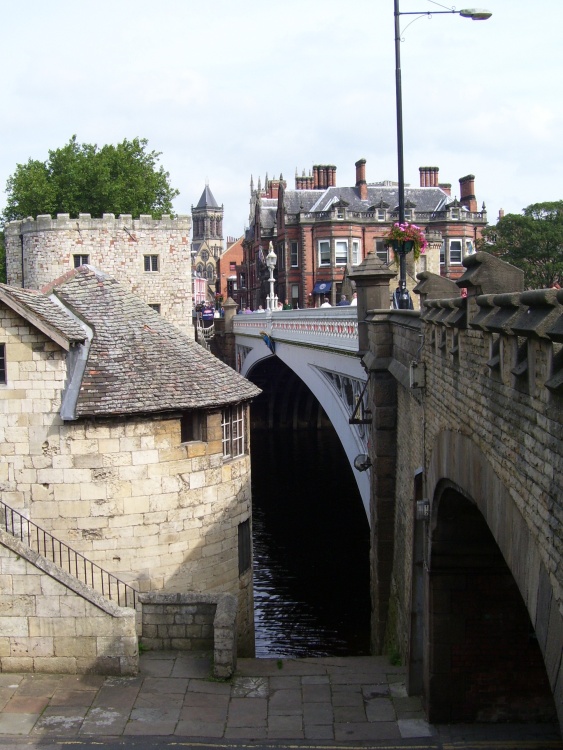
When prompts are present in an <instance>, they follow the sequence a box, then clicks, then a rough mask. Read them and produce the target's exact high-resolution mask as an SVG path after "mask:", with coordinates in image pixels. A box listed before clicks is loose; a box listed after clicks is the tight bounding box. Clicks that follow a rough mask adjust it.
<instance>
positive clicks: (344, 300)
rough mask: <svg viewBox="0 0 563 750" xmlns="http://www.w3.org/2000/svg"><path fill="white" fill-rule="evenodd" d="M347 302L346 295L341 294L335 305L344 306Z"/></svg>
mask: <svg viewBox="0 0 563 750" xmlns="http://www.w3.org/2000/svg"><path fill="white" fill-rule="evenodd" d="M349 304H350V302H349V300H348V299H347V297H346V295H345V294H343V295H342V297H340V302H338V303H337V305H336V307H344V306H345V305H349Z"/></svg>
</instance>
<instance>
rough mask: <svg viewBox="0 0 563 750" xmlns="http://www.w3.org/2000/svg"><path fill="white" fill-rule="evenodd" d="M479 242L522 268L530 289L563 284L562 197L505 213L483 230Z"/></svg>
mask: <svg viewBox="0 0 563 750" xmlns="http://www.w3.org/2000/svg"><path fill="white" fill-rule="evenodd" d="M477 246H478V248H479V249H480V250H486V251H487V252H489V253H492V254H493V255H497V256H498V257H500V258H502V259H503V260H505V261H507V263H511V264H512V265H514V266H517V267H518V268H521V269H522V270H523V271H524V275H525V284H526V287H527V288H528V289H547V288H548V287H552V286H554V285H555V284H560V285H561V286H563V201H551V202H546V203H533V204H532V205H530V206H528V207H527V208H525V209H524V210H523V211H522V214H506V216H503V217H502V219H500V220H499V222H498V223H497V225H496V226H491V227H487V228H486V229H485V230H484V231H483V239H482V240H480V241H479V242H478V243H477Z"/></svg>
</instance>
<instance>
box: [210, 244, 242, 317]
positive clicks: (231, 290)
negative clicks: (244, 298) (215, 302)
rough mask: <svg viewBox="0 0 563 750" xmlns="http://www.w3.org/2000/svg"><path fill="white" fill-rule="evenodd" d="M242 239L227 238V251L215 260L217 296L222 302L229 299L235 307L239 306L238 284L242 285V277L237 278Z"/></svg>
mask: <svg viewBox="0 0 563 750" xmlns="http://www.w3.org/2000/svg"><path fill="white" fill-rule="evenodd" d="M243 239H244V238H243V237H239V239H238V240H235V239H234V238H228V239H227V249H226V250H225V252H224V253H223V254H222V255H221V257H220V258H219V259H218V260H217V282H216V291H217V294H219V295H221V296H222V297H223V300H226V299H227V298H228V297H230V298H231V299H233V300H234V301H235V302H236V303H237V306H240V294H241V289H240V286H239V284H240V283H244V276H243V277H242V278H239V276H238V272H239V271H240V269H241V268H242V263H243V258H244V250H243V246H242V243H243Z"/></svg>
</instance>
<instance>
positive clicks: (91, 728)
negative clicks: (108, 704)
mask: <svg viewBox="0 0 563 750" xmlns="http://www.w3.org/2000/svg"><path fill="white" fill-rule="evenodd" d="M128 721H129V711H127V710H124V709H119V708H91V709H90V711H89V712H88V714H87V716H86V718H85V719H84V721H83V723H82V727H81V728H80V732H79V734H99V735H113V734H122V733H123V730H124V729H125V726H126V724H127V722H128Z"/></svg>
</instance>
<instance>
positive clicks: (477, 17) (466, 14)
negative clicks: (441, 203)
mask: <svg viewBox="0 0 563 750" xmlns="http://www.w3.org/2000/svg"><path fill="white" fill-rule="evenodd" d="M394 2H395V94H396V103H397V164H398V172H399V224H404V223H405V171H404V161H403V94H402V88H401V28H400V22H399V21H400V17H401V16H417V17H421V16H428V17H431V16H434V15H442V14H446V13H449V14H451V13H454V14H456V15H458V16H461V17H462V18H470V19H471V20H472V21H486V20H487V19H488V18H490V17H491V16H492V15H493V14H492V13H491V12H489V11H488V10H484V9H482V8H465V9H463V10H436V11H424V10H421V11H406V12H404V13H402V12H401V11H400V10H399V0H394ZM430 2H432V3H434V5H440V4H439V3H436V2H434V0H430ZM440 7H441V8H444V7H445V6H443V5H440ZM415 20H417V19H416V18H415V19H413V21H415ZM413 21H411V23H413ZM412 248H413V243H412V242H408V241H407V242H398V243H394V249H395V252H397V253H398V254H399V290H400V291H399V309H402V310H406V309H408V308H409V301H410V300H409V293H408V292H407V260H406V256H407V254H408V253H409V252H410V251H411V250H412Z"/></svg>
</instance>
